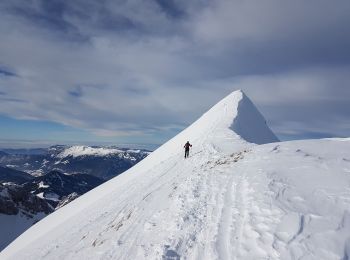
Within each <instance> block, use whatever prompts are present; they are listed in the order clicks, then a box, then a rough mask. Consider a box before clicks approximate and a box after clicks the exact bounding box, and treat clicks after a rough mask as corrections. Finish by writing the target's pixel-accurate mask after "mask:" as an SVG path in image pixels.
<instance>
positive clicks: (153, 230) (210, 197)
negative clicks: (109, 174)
mask: <svg viewBox="0 0 350 260" xmlns="http://www.w3.org/2000/svg"><path fill="white" fill-rule="evenodd" d="M247 101H249V99H248V98H247V97H246V96H245V95H244V94H243V93H242V92H241V91H237V92H233V93H232V94H230V95H229V96H227V97H226V98H224V99H223V100H222V101H220V102H219V103H218V104H217V105H215V106H214V107H213V108H212V109H211V110H209V111H208V112H207V113H206V114H204V115H203V116H202V117H201V118H200V119H199V120H197V121H196V122H195V123H193V124H192V125H191V126H190V127H188V128H187V129H185V130H184V131H183V132H181V133H180V134H179V135H177V136H176V137H174V138H173V139H171V140H170V141H168V142H167V143H166V144H164V145H163V146H161V147H160V148H159V149H157V150H156V151H155V152H153V153H152V154H151V155H149V156H148V157H147V158H146V159H144V160H143V161H141V162H140V163H139V164H137V165H136V166H134V167H133V168H131V169H130V170H128V171H126V172H125V173H123V174H121V175H119V176H117V177H116V178H114V179H112V180H110V181H108V182H106V183H104V184H102V185H101V186H99V187H97V188H95V189H94V190H92V191H90V192H88V193H86V194H85V195H83V196H82V197H80V198H78V199H77V200H75V201H73V202H72V203H70V204H68V205H67V206H64V207H63V208H61V209H60V210H58V211H56V212H55V213H53V214H51V215H50V216H49V217H47V218H45V219H43V220H42V221H40V222H39V223H38V224H36V225H34V226H33V227H32V228H30V229H29V230H28V231H26V232H25V233H24V234H23V235H21V236H20V237H19V238H18V239H17V240H15V241H14V242H13V243H12V244H10V245H9V246H8V247H7V248H6V249H5V250H4V251H3V252H2V253H1V254H0V258H1V259H180V258H181V259H348V258H349V256H350V242H349V241H350V213H349V209H350V189H349V186H350V152H349V151H350V149H349V148H350V141H349V140H346V139H344V140H312V141H295V142H285V143H271V144H265V145H255V144H252V143H250V142H254V143H258V144H261V143H266V142H269V141H271V142H272V141H275V140H276V137H275V136H274V135H273V134H272V132H271V131H270V130H269V129H268V127H267V126H266V124H265V121H264V119H263V118H262V117H261V115H260V113H258V112H257V110H256V108H255V107H254V106H253V105H252V103H250V102H247ZM242 102H243V103H244V106H243V107H242V106H241V105H242ZM241 109H243V110H242V111H241ZM241 113H243V114H244V115H245V116H244V117H243V118H242V117H241V116H242V114H241ZM247 117H249V118H247ZM250 118H251V119H254V120H253V121H250ZM238 119H239V120H238ZM237 122H239V123H237ZM254 122H256V123H254ZM237 124H239V126H237ZM245 126H249V127H251V128H253V129H255V131H256V132H255V133H254V132H252V131H250V129H248V130H246V131H245V128H244V127H245ZM232 130H237V132H239V133H240V135H238V134H237V133H236V132H234V131H232ZM244 136H246V138H247V139H249V141H250V142H247V141H245V140H244V139H243V138H242V137H244ZM187 140H189V141H191V143H192V144H193V149H192V151H191V155H190V158H189V159H184V158H183V148H182V147H183V145H184V143H185V141H187Z"/></svg>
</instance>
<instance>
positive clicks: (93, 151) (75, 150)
mask: <svg viewBox="0 0 350 260" xmlns="http://www.w3.org/2000/svg"><path fill="white" fill-rule="evenodd" d="M122 152H123V151H122V150H119V149H114V148H102V147H99V148H95V147H89V146H81V145H76V146H71V147H69V148H67V149H65V150H64V151H62V152H61V153H59V154H58V155H57V157H58V158H65V157H68V156H72V157H74V158H75V157H79V156H86V155H88V156H106V155H109V154H118V153H122Z"/></svg>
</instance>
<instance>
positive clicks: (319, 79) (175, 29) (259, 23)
mask: <svg viewBox="0 0 350 260" xmlns="http://www.w3.org/2000/svg"><path fill="white" fill-rule="evenodd" d="M349 13H350V1H348V0H335V1H329V0H309V1H304V0H303V1H302V0H295V1H279V0H266V1H260V0H251V1H243V0H214V1H213V0H211V1H207V0H192V1H188V0H178V1H175V0H167V1H166V0H149V1H142V0H101V1H96V0H72V1H64V0H50V1H46V0H2V1H0V35H1V38H0V39H1V40H0V147H1V146H8V147H9V146H15V145H16V146H21V145H25V146H35V147H39V146H41V145H50V144H57V143H60V144H62V143H82V144H84V143H85V144H92V143H94V144H99V143H100V144H118V143H143V144H161V143H163V142H164V141H166V140H168V139H169V138H171V137H172V136H174V135H175V134H176V133H178V132H179V131H181V130H182V129H184V128H185V127H187V126H188V125H189V124H190V123H192V122H193V121H194V120H196V119H197V118H198V117H199V116H200V115H202V114H203V113H204V112H205V111H207V110H208V109H209V108H210V107H211V106H213V105H214V104H215V103H216V102H218V101H219V100H221V99H222V98H223V97H225V96H226V95H228V94H229V93H231V92H232V91H234V90H237V89H242V90H243V91H244V92H245V93H246V94H247V95H248V96H249V97H250V99H251V100H252V101H253V102H254V104H255V105H256V106H257V108H258V109H259V110H260V111H261V113H262V114H263V115H264V116H265V118H266V120H267V122H268V124H269V126H270V127H271V129H272V130H273V131H274V132H275V133H276V135H277V136H278V137H279V138H280V139H281V140H293V139H307V138H324V137H349V136H350V113H349V112H350V102H349V100H350V86H349V85H350V48H349V46H350V32H349V28H350V15H349Z"/></svg>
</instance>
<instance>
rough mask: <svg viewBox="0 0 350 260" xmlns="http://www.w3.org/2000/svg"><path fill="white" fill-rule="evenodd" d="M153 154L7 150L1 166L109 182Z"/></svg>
mask: <svg viewBox="0 0 350 260" xmlns="http://www.w3.org/2000/svg"><path fill="white" fill-rule="evenodd" d="M149 153H150V151H148V150H135V149H127V148H117V147H98V146H93V147H90V146H63V145H56V146H51V147H50V148H47V149H43V148H39V149H5V150H3V151H0V166H2V167H8V168H11V169H14V170H18V171H24V172H26V173H29V174H31V175H33V176H41V175H44V174H46V173H48V172H50V171H52V170H59V171H61V172H63V173H66V174H77V173H80V174H89V175H93V176H95V177H98V178H101V179H104V180H109V179H111V178H113V177H115V176H117V175H119V174H120V173H122V172H124V171H125V170H127V169H129V168H130V167H132V166H133V165H135V164H136V163H138V162H139V161H141V160H142V159H144V158H145V157H146V156H147V155H148V154H149Z"/></svg>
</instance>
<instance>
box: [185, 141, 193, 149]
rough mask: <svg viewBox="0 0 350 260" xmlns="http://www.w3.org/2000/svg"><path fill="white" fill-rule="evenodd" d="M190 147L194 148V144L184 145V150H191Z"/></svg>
mask: <svg viewBox="0 0 350 260" xmlns="http://www.w3.org/2000/svg"><path fill="white" fill-rule="evenodd" d="M190 147H192V144H190V143H189V142H187V143H186V144H185V145H184V148H185V149H186V150H190Z"/></svg>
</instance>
